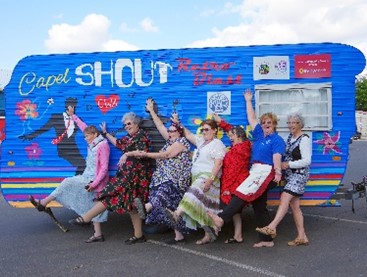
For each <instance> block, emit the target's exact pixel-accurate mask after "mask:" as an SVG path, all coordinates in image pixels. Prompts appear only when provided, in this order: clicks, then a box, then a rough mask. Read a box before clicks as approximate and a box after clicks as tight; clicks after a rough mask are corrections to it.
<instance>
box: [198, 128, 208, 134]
mask: <svg viewBox="0 0 367 277" xmlns="http://www.w3.org/2000/svg"><path fill="white" fill-rule="evenodd" d="M209 130H211V129H210V128H201V130H200V132H202V133H203V132H208V131H209Z"/></svg>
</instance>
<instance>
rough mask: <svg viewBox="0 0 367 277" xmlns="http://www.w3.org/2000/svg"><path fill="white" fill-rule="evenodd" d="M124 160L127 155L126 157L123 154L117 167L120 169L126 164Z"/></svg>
mask: <svg viewBox="0 0 367 277" xmlns="http://www.w3.org/2000/svg"><path fill="white" fill-rule="evenodd" d="M126 160H127V155H126V154H124V155H122V156H121V158H120V160H119V162H118V163H117V165H118V166H119V167H122V166H123V164H124V163H125V162H126Z"/></svg>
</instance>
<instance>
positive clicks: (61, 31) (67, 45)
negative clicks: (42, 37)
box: [45, 14, 137, 53]
mask: <svg viewBox="0 0 367 277" xmlns="http://www.w3.org/2000/svg"><path fill="white" fill-rule="evenodd" d="M110 25H111V22H110V20H109V19H108V18H107V17H105V16H104V15H98V14H90V15H87V16H86V17H85V18H84V19H83V21H82V22H81V23H80V24H78V25H69V24H65V23H63V24H57V25H53V26H52V27H51V29H50V30H49V31H48V39H47V40H46V42H45V46H46V48H47V49H48V50H49V52H51V53H70V52H94V51H118V50H136V49H137V47H136V46H135V45H132V44H129V43H127V42H125V41H122V40H113V39H110V37H109V28H110Z"/></svg>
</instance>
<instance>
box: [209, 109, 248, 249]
mask: <svg viewBox="0 0 367 277" xmlns="http://www.w3.org/2000/svg"><path fill="white" fill-rule="evenodd" d="M213 119H214V120H215V121H216V122H217V123H218V124H219V127H220V128H222V129H223V130H224V131H226V132H227V133H228V136H229V139H230V140H231V143H232V147H231V149H230V150H229V151H228V152H227V153H226V155H225V156H224V160H223V167H222V177H221V180H220V200H221V208H224V207H225V206H226V205H228V203H229V202H230V201H231V197H232V193H233V192H234V191H235V190H236V188H237V187H238V186H239V185H240V184H241V183H242V182H243V181H244V180H245V179H246V178H247V176H248V175H249V162H250V155H251V142H250V141H249V140H248V139H247V136H246V132H245V130H244V129H243V128H242V127H240V126H232V125H231V124H229V123H228V122H226V121H225V120H224V119H221V118H220V117H219V115H217V114H213ZM233 224H234V235H233V237H232V238H229V239H227V240H226V241H225V243H241V242H243V238H242V218H241V214H240V213H237V214H235V215H234V216H233Z"/></svg>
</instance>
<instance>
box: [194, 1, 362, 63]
mask: <svg viewBox="0 0 367 277" xmlns="http://www.w3.org/2000/svg"><path fill="white" fill-rule="evenodd" d="M223 9H224V10H225V9H227V11H228V12H231V13H237V14H238V15H239V16H240V17H241V21H242V22H241V24H239V25H237V26H229V27H226V28H223V29H221V30H220V29H218V28H213V29H212V37H209V38H207V39H203V40H198V41H194V42H192V43H191V44H189V45H188V47H208V46H229V45H233V46H238V45H261V44H267V45H269V44H278V43H281V44H284V43H303V42H340V43H346V44H350V45H353V46H355V47H357V48H359V49H360V50H361V51H362V52H364V53H365V55H366V56H367V43H365V37H366V36H367V16H366V15H365V11H366V10H367V2H366V1H365V0H351V1H344V0H343V1H342V0H323V1H319V0H307V1H293V0H277V1H273V0H245V1H243V3H242V4H241V5H240V6H237V7H235V6H233V5H228V4H227V5H226V6H224V8H223ZM222 12H223V11H222ZM218 14H219V12H218Z"/></svg>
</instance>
